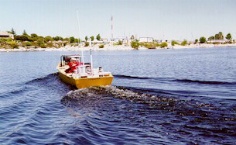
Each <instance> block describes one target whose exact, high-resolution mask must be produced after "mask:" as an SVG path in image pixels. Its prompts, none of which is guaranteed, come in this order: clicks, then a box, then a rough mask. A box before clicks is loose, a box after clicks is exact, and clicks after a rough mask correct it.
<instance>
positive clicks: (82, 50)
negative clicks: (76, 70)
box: [76, 10, 85, 73]
mask: <svg viewBox="0 0 236 145" xmlns="http://www.w3.org/2000/svg"><path fill="white" fill-rule="evenodd" d="M76 16H77V22H78V28H79V35H80V34H81V32H80V21H79V11H78V10H77V11H76ZM79 35H78V36H79ZM79 41H80V38H79V37H78V48H79V43H80V42H79ZM81 59H82V62H83V63H84V49H83V48H82V49H81ZM82 71H83V73H84V72H85V69H84V68H83V69H82Z"/></svg>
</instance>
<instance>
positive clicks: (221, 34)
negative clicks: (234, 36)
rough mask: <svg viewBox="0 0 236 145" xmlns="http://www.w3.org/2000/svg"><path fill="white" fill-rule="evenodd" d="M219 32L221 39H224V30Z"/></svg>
mask: <svg viewBox="0 0 236 145" xmlns="http://www.w3.org/2000/svg"><path fill="white" fill-rule="evenodd" d="M218 34H219V38H220V40H223V39H224V35H223V33H222V32H219V33H218Z"/></svg>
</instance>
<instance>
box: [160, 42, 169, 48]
mask: <svg viewBox="0 0 236 145" xmlns="http://www.w3.org/2000/svg"><path fill="white" fill-rule="evenodd" d="M167 46H168V44H167V43H166V42H162V43H161V44H160V47H161V48H164V47H167Z"/></svg>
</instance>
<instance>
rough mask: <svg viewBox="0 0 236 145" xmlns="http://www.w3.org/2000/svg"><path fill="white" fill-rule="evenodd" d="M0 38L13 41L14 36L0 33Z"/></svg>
mask: <svg viewBox="0 0 236 145" xmlns="http://www.w3.org/2000/svg"><path fill="white" fill-rule="evenodd" d="M0 38H11V39H14V35H13V34H10V33H8V32H0Z"/></svg>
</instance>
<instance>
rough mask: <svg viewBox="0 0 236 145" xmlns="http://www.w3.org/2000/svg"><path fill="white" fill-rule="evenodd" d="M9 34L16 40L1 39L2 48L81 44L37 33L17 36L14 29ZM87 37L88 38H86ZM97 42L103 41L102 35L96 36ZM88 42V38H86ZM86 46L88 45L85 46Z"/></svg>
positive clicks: (55, 46) (76, 41) (78, 41)
mask: <svg viewBox="0 0 236 145" xmlns="http://www.w3.org/2000/svg"><path fill="white" fill-rule="evenodd" d="M8 33H10V34H12V35H13V36H14V39H11V38H1V39H0V48H9V49H10V48H19V47H25V48H61V47H64V46H66V45H70V46H78V43H80V42H81V39H78V38H75V37H73V36H71V37H65V38H63V37H61V36H55V37H52V36H45V37H44V36H40V35H38V34H36V33H32V34H28V33H27V32H26V30H24V31H23V33H22V34H21V35H18V34H16V32H15V30H14V29H13V28H12V29H11V31H8ZM86 37H87V36H86ZM90 39H91V41H93V40H94V36H91V37H90ZM96 39H97V40H101V36H100V34H98V35H97V36H96ZM85 40H86V41H87V40H88V37H87V38H85ZM85 46H86V44H85Z"/></svg>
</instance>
